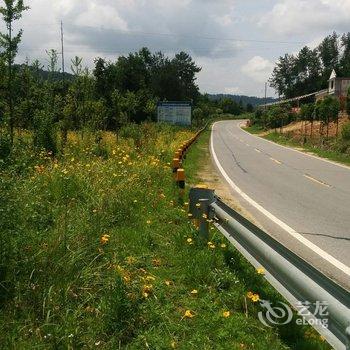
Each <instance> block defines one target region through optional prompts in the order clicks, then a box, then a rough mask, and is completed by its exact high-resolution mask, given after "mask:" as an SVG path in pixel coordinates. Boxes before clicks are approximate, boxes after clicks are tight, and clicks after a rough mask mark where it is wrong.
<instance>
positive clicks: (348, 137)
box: [341, 122, 350, 141]
mask: <svg viewBox="0 0 350 350" xmlns="http://www.w3.org/2000/svg"><path fill="white" fill-rule="evenodd" d="M341 138H342V139H343V140H344V141H350V122H348V123H346V124H345V125H344V126H343V129H342V132H341Z"/></svg>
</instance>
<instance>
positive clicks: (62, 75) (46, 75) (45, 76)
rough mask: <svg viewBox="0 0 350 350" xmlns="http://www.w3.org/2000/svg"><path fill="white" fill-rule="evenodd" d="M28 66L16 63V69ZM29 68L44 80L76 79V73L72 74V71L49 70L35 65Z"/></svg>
mask: <svg viewBox="0 0 350 350" xmlns="http://www.w3.org/2000/svg"><path fill="white" fill-rule="evenodd" d="M26 67H27V66H26V65H25V64H16V65H15V69H18V70H21V69H24V68H26ZM28 68H29V70H30V71H31V72H32V73H34V74H38V75H39V77H40V78H41V79H43V80H48V79H51V80H53V81H58V80H62V79H63V78H64V79H66V80H68V81H70V80H74V75H72V74H70V73H67V72H65V73H61V72H52V73H50V72H48V71H47V70H45V69H40V68H39V70H36V69H35V68H34V67H33V66H29V67H28Z"/></svg>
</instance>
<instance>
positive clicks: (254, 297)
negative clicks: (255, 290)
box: [252, 294, 260, 303]
mask: <svg viewBox="0 0 350 350" xmlns="http://www.w3.org/2000/svg"><path fill="white" fill-rule="evenodd" d="M259 300H260V297H259V294H254V295H253V297H252V301H253V302H254V303H256V302H258V301H259Z"/></svg>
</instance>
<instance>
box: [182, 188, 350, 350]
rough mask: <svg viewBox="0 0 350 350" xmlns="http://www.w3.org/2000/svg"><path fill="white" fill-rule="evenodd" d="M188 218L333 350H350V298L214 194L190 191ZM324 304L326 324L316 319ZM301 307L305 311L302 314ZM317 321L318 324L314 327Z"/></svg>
mask: <svg viewBox="0 0 350 350" xmlns="http://www.w3.org/2000/svg"><path fill="white" fill-rule="evenodd" d="M189 212H190V216H191V217H192V218H193V219H195V220H197V222H198V223H199V230H200V235H201V236H202V237H203V239H207V238H208V234H209V233H208V228H209V221H210V220H214V222H215V225H216V227H217V228H218V229H219V230H220V231H221V233H223V234H224V235H225V236H226V238H228V239H229V241H230V242H231V243H232V244H233V245H234V246H235V247H236V248H237V249H238V250H239V251H240V252H241V253H242V254H243V255H244V256H245V257H246V258H247V259H248V260H249V261H250V263H251V264H252V265H254V266H255V267H256V268H258V267H263V268H264V270H265V278H266V279H267V280H268V281H269V282H270V284H271V285H272V286H273V287H274V288H275V289H276V290H277V291H278V292H279V293H280V294H281V295H282V296H283V297H284V298H285V299H286V300H287V301H288V302H289V303H290V304H291V305H292V306H293V308H294V309H295V310H296V311H298V312H301V311H303V315H302V316H303V318H304V319H305V320H306V321H307V322H308V323H309V324H311V325H312V326H313V327H314V328H315V329H316V330H317V331H318V332H319V333H320V334H321V335H322V336H324V337H325V339H326V340H327V341H328V342H329V344H331V345H332V346H333V347H334V349H336V350H349V349H350V293H349V292H348V291H346V290H345V289H343V288H342V287H340V286H339V285H337V284H336V283H335V282H333V281H332V280H331V279H329V278H328V277H326V276H325V275H323V274H322V273H321V272H319V271H318V270H316V269H315V268H314V267H313V266H311V265H310V264H308V263H307V262H306V261H304V260H303V259H301V258H300V257H299V256H297V255H296V254H294V253H293V252H292V251H290V250H289V249H287V248H286V247H285V246H283V245H282V244H281V243H279V242H278V241H276V240H275V239H274V238H272V237H271V236H270V235H269V234H267V233H266V232H264V231H262V230H261V229H260V228H258V227H257V226H255V225H254V224H252V223H251V222H250V221H248V220H247V219H245V218H244V217H243V216H242V215H240V214H239V213H237V212H236V211H235V210H233V209H231V208H230V207H229V206H227V205H226V204H225V203H223V202H222V201H221V200H220V199H219V198H218V197H217V196H216V195H215V193H214V191H213V190H210V189H205V188H192V189H191V190H190V205H189ZM319 301H321V302H326V303H327V305H328V310H327V311H328V315H327V321H328V325H327V326H325V325H324V324H322V322H320V321H322V320H321V319H320V318H318V317H317V315H315V308H316V307H317V306H315V305H317V304H316V303H317V302H319ZM305 303H308V305H309V307H308V312H307V314H305V309H304V310H302V308H304V305H305ZM317 321H319V322H317Z"/></svg>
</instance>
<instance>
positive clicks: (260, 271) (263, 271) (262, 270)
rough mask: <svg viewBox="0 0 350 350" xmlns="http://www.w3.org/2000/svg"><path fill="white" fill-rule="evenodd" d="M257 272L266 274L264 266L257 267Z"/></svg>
mask: <svg viewBox="0 0 350 350" xmlns="http://www.w3.org/2000/svg"><path fill="white" fill-rule="evenodd" d="M256 272H257V273H258V274H259V275H264V274H265V270H264V268H263V267H259V268H258V269H256Z"/></svg>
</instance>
